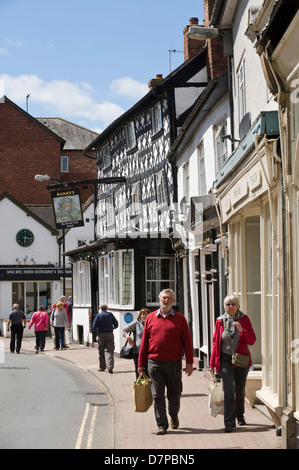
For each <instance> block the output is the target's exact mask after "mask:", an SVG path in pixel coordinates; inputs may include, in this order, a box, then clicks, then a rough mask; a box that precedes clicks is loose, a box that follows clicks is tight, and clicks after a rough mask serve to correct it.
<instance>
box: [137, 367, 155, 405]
mask: <svg viewBox="0 0 299 470" xmlns="http://www.w3.org/2000/svg"><path fill="white" fill-rule="evenodd" d="M133 402H134V406H135V411H137V412H140V413H145V412H146V411H147V410H148V409H149V408H150V407H151V406H152V404H153V397H152V392H151V379H149V378H148V376H147V375H146V374H140V375H139V377H138V379H137V380H136V381H135V382H134V384H133Z"/></svg>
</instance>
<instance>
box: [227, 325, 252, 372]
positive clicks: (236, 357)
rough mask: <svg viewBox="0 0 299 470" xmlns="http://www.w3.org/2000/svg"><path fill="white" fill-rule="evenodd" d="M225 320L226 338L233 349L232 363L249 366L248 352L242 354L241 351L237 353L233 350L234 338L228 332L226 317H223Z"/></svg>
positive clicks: (237, 365)
mask: <svg viewBox="0 0 299 470" xmlns="http://www.w3.org/2000/svg"><path fill="white" fill-rule="evenodd" d="M222 322H223V327H224V331H225V334H226V339H227V342H228V345H229V347H230V349H231V350H232V353H233V354H232V364H233V365H234V366H236V367H248V366H249V355H248V354H240V353H237V352H235V351H234V350H233V347H232V340H231V338H230V336H229V334H228V331H227V328H226V325H225V318H223V320H222Z"/></svg>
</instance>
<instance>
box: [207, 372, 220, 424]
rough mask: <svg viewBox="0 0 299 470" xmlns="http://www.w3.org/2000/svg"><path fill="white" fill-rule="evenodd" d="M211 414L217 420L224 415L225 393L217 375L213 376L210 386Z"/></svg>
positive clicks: (209, 403) (209, 405) (209, 404)
mask: <svg viewBox="0 0 299 470" xmlns="http://www.w3.org/2000/svg"><path fill="white" fill-rule="evenodd" d="M208 407H209V413H210V415H211V416H214V418H216V416H217V415H219V414H220V415H223V414H224V392H223V388H222V383H221V381H219V380H217V379H216V376H215V374H213V375H212V379H211V384H210V386H209V401H208Z"/></svg>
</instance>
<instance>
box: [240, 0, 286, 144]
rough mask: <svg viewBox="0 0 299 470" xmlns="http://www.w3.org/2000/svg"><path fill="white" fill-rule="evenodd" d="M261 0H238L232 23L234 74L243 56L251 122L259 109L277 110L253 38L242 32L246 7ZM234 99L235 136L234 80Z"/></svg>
mask: <svg viewBox="0 0 299 470" xmlns="http://www.w3.org/2000/svg"><path fill="white" fill-rule="evenodd" d="M263 3H264V0H240V1H239V2H238V6H237V9H236V14H235V17H234V23H233V48H234V59H233V70H234V73H233V77H234V78H235V77H236V73H237V70H238V67H239V65H240V62H241V60H242V58H243V57H245V82H246V83H245V87H246V108H247V111H248V112H250V113H251V123H253V122H254V121H255V119H256V118H257V117H258V115H259V114H260V112H261V111H272V110H277V103H276V102H275V101H274V100H273V98H270V100H269V92H268V87H267V84H266V81H265V77H264V74H263V72H262V67H261V62H260V58H259V56H258V54H257V53H256V50H255V48H254V46H253V44H252V42H251V41H250V40H249V38H247V36H246V35H245V32H246V30H247V28H248V11H249V8H250V7H253V6H262V5H263ZM233 99H234V123H235V137H236V138H238V132H239V116H238V85H237V81H236V80H234V83H233Z"/></svg>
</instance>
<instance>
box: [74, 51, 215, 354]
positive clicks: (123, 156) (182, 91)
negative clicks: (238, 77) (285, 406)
mask: <svg viewBox="0 0 299 470" xmlns="http://www.w3.org/2000/svg"><path fill="white" fill-rule="evenodd" d="M206 64H207V50H206V48H202V49H201V50H200V51H199V52H197V53H196V54H195V55H193V56H192V57H191V58H189V59H187V60H186V61H185V62H184V63H183V64H182V65H181V66H180V67H179V68H178V69H176V70H175V71H173V72H172V73H170V75H168V76H167V77H166V78H165V79H163V78H162V76H159V75H157V76H156V78H155V79H153V80H151V81H150V83H149V88H150V89H149V92H148V93H147V94H146V95H145V96H144V97H143V98H142V99H141V100H140V101H138V102H137V103H136V104H135V105H134V106H133V107H132V108H131V109H129V110H128V111H127V112H126V113H124V114H123V115H122V116H120V117H119V118H118V119H117V120H115V121H114V122H113V123H112V124H111V125H110V126H109V127H107V128H106V129H105V130H104V131H103V132H102V133H101V134H100V136H99V137H98V138H97V139H96V140H95V141H94V142H92V143H91V144H90V145H89V147H87V148H86V149H85V152H86V154H88V152H90V151H91V149H95V150H96V155H97V165H98V178H100V179H101V180H103V183H101V184H99V191H98V201H97V211H96V217H95V218H96V220H95V224H96V234H97V241H96V242H94V243H92V244H91V245H87V246H85V247H81V248H79V249H77V250H73V251H72V252H68V253H67V255H68V256H69V257H71V259H72V262H73V300H74V307H73V319H74V320H73V321H74V325H73V335H74V338H75V340H77V341H79V342H84V343H90V342H91V341H92V330H91V320H92V318H93V317H94V315H95V314H96V313H97V311H98V306H99V305H100V304H102V303H107V304H108V305H109V309H110V310H111V311H113V313H114V314H115V316H116V317H117V318H118V320H119V324H120V327H119V333H118V334H116V335H115V340H116V351H118V350H119V349H120V347H121V345H122V344H121V343H122V338H121V330H122V328H123V326H124V325H125V323H126V322H129V321H131V320H132V319H133V318H136V316H137V314H138V312H139V310H140V309H141V308H143V307H147V308H149V309H150V310H154V309H155V308H157V306H158V295H159V292H160V291H161V290H162V289H163V288H165V287H170V288H172V289H173V290H174V291H175V292H176V303H177V307H178V308H180V310H181V311H183V298H182V296H183V292H181V290H182V286H181V285H180V280H179V279H178V277H179V276H178V272H177V260H178V257H177V250H176V238H175V237H176V235H175V232H176V230H175V228H176V226H178V224H179V225H180V217H181V214H180V202H181V201H178V200H177V183H176V168H175V166H174V165H173V163H171V162H170V161H169V159H168V154H169V151H170V148H171V146H172V144H173V142H174V141H175V139H176V137H177V135H178V133H179V131H180V129H181V127H182V125H183V124H184V122H185V120H186V119H187V117H188V116H189V114H190V112H191V111H192V109H193V106H194V103H195V102H196V100H197V99H198V97H199V96H200V95H201V94H202V92H203V91H204V89H205V87H206V85H207V80H208V77H207V65H206ZM117 177H124V178H125V183H123V182H121V183H115V184H113V183H111V178H112V179H113V178H117ZM105 180H107V181H109V184H105Z"/></svg>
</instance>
